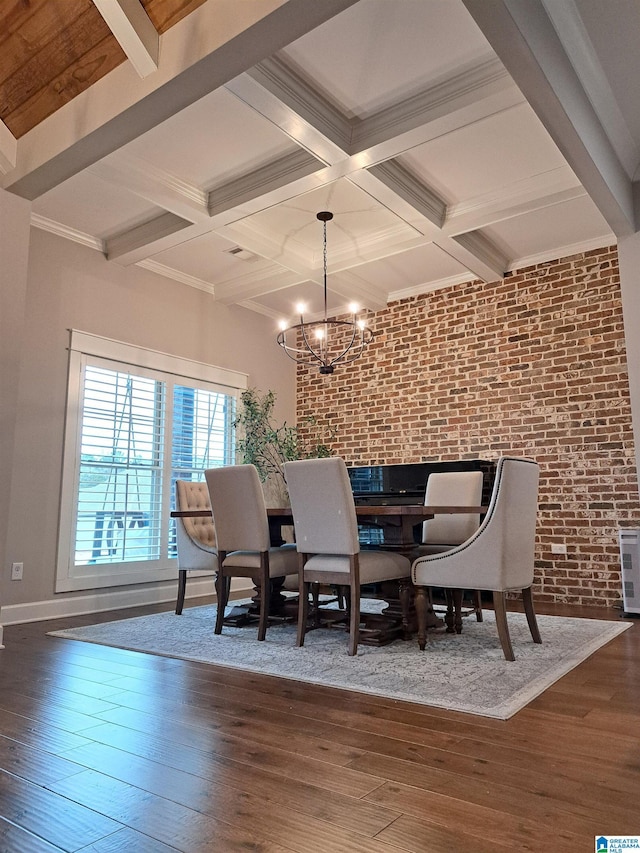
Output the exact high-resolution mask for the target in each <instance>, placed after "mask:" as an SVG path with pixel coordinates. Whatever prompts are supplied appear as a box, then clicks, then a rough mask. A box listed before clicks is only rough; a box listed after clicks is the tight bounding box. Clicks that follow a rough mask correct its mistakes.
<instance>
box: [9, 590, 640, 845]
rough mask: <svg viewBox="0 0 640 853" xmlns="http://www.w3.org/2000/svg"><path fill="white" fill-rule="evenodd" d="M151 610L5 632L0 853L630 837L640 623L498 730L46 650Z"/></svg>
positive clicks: (112, 653) (273, 682)
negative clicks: (81, 630) (72, 628)
mask: <svg viewBox="0 0 640 853" xmlns="http://www.w3.org/2000/svg"><path fill="white" fill-rule="evenodd" d="M197 603H198V604H200V603H203V600H202V599H200V600H198V602H197ZM161 609H169V608H168V606H167V607H148V608H138V609H137V610H127V611H120V612H117V613H115V612H111V613H104V614H99V615H96V616H85V617H82V618H75V619H64V620H57V621H55V622H40V623H32V624H28V625H21V626H15V627H7V628H5V646H6V648H5V650H4V651H2V652H0V851H2V853H53V851H60V850H65V851H83V853H89V851H90V852H91V853H168V852H169V851H175V850H181V851H187V853H200V851H216V853H233V852H234V851H249V850H250V851H255V852H257V853H286V851H289V853H291V851H295V853H318V851H320V853H402V852H403V851H413V853H423V851H454V853H467V851H469V853H472V851H473V853H489V851H492V852H493V853H496V851H498V853H500V851H504V853H506V851H520V850H531V851H534V850H535V851H538V850H543V849H544V850H548V849H551V850H556V849H557V850H563V851H565V853H567V851H568V853H573V851H575V853H578V851H590V850H593V849H594V846H593V844H594V836H595V835H600V834H604V835H611V834H616V835H635V834H639V833H640V740H639V735H640V679H639V678H638V675H639V673H640V626H639V625H638V624H637V623H636V622H634V624H633V627H632V629H631V630H630V631H626V632H625V633H624V634H622V635H621V636H619V637H618V638H616V639H615V640H613V641H612V642H611V643H609V644H608V645H607V646H605V647H604V648H603V649H601V650H600V651H598V652H596V653H595V654H594V655H593V656H592V657H591V658H590V659H589V660H587V661H586V662H584V663H583V664H581V665H580V666H579V667H578V668H577V669H575V670H573V671H572V672H571V673H569V674H568V675H567V676H565V677H564V678H563V679H561V680H560V681H559V682H558V683H556V684H555V685H554V686H553V687H551V688H550V689H548V690H547V691H545V693H544V694H543V695H542V696H540V697H539V698H538V699H536V700H535V701H534V702H532V703H531V704H530V705H529V706H528V707H527V708H525V709H524V710H523V711H521V712H520V713H519V714H517V715H516V716H515V717H513V718H512V719H511V720H508V721H506V722H505V721H498V720H491V719H487V718H483V717H473V716H470V715H468V714H460V713H453V712H447V711H441V710H437V709H432V708H427V707H424V706H421V705H409V704H406V703H402V702H395V701H391V700H385V699H376V698H372V697H368V696H363V695H360V694H357V693H345V692H343V691H336V690H331V689H329V688H321V687H317V686H312V685H305V684H301V683H298V682H292V681H285V680H280V679H277V678H273V677H269V676H258V675H255V674H252V673H243V672H241V671H239V670H233V669H224V668H221V667H214V666H207V665H204V664H197V663H190V662H186V661H180V660H172V659H169V658H161V657H156V656H152V655H144V654H140V653H137V652H127V651H124V650H120V649H111V648H106V647H102V646H97V645H90V644H86V643H79V642H76V641H71V640H61V639H57V638H52V637H47V636H46V632H47V631H49V630H54V629H56V628H61V627H66V626H69V625H71V624H92V623H96V622H101V621H109V620H111V619H114V618H124V617H129V616H134V615H139V614H141V613H148V612H153V611H156V610H161ZM540 610H541V611H542V608H540ZM544 612H551V613H563V614H565V615H580V616H589V617H598V616H600V617H601V618H612V619H617V618H618V614H617V612H612V611H605V612H602V613H600V611H594V610H593V609H582V610H580V609H576V608H555V609H546V610H544ZM543 640H544V637H543ZM496 642H497V641H496ZM514 665H517V663H516V664H514Z"/></svg>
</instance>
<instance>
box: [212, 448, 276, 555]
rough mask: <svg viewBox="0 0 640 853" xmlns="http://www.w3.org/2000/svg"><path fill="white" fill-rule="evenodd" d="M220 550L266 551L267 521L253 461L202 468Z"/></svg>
mask: <svg viewBox="0 0 640 853" xmlns="http://www.w3.org/2000/svg"><path fill="white" fill-rule="evenodd" d="M204 476H205V479H206V481H207V486H208V489H209V499H210V501H211V509H212V512H213V523H214V525H215V528H216V536H217V539H218V548H219V549H220V550H221V551H226V552H227V553H228V552H230V551H268V550H269V545H270V541H269V522H268V519H267V510H266V507H265V502H264V493H263V491H262V484H261V483H260V478H259V477H258V472H257V470H256V468H255V466H254V465H229V466H227V467H224V468H209V469H207V470H206V471H205V472H204Z"/></svg>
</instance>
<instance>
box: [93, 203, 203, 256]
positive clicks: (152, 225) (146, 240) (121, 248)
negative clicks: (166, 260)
mask: <svg viewBox="0 0 640 853" xmlns="http://www.w3.org/2000/svg"><path fill="white" fill-rule="evenodd" d="M192 226H193V223H192V222H189V221H188V220H186V219H182V217H180V216H176V215H175V214H174V213H162V214H160V215H159V216H156V217H154V218H153V219H150V220H148V221H147V222H143V223H142V224H141V225H138V226H136V227H135V228H130V229H129V230H127V231H125V232H123V233H122V234H118V235H116V236H115V237H111V238H110V239H108V240H105V251H106V255H107V259H108V260H110V261H112V260H116V259H120V261H121V262H124V261H125V258H126V263H128V264H133V263H137V262H138V261H140V260H142V259H143V258H142V257H138V256H137V254H136V250H138V249H140V247H141V246H143V247H144V256H145V257H148V256H149V255H152V254H157V253H158V252H161V251H163V250H164V249H166V248H167V247H168V246H167V243H166V242H165V238H167V237H168V238H169V244H168V245H173V243H172V241H171V237H172V236H173V235H174V234H175V233H176V232H177V231H182V230H183V229H188V228H191V227H192Z"/></svg>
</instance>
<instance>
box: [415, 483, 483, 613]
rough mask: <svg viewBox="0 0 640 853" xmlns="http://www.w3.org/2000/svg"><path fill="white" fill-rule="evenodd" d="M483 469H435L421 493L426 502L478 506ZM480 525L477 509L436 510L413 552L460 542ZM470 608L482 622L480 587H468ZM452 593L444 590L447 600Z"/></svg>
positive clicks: (432, 550) (440, 549)
mask: <svg viewBox="0 0 640 853" xmlns="http://www.w3.org/2000/svg"><path fill="white" fill-rule="evenodd" d="M483 481H484V477H483V474H482V471H435V472H434V473H433V474H430V475H429V479H428V480H427V487H426V489H425V494H424V503H425V506H480V505H481V504H482V486H483ZM479 526H480V513H469V514H468V515H466V514H462V513H450V514H448V515H447V514H445V513H438V514H437V515H434V517H433V518H430V519H428V520H427V521H424V522H423V524H422V544H421V545H419V546H418V548H417V549H416V552H415V554H414V556H415V557H421V556H423V555H425V554H441V553H443V552H444V551H450V550H451V548H454V547H455V546H456V545H461V544H462V543H463V542H464V541H466V540H467V539H468V538H469V537H470V536H471V535H472V534H473V533H474V532H475V531H476V530H477V529H478V527H479ZM471 595H472V597H473V609H474V611H475V614H476V619H477V620H478V622H482V597H481V595H480V591H479V590H477V589H474V590H472V591H471ZM450 598H451V594H450V592H449V591H447V600H448V601H449V600H450Z"/></svg>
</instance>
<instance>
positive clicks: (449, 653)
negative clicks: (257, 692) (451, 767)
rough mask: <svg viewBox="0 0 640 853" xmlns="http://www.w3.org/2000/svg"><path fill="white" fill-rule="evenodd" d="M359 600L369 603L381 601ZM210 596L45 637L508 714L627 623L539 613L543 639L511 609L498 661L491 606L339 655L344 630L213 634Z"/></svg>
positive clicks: (279, 627)
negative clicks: (444, 626) (176, 608)
mask: <svg viewBox="0 0 640 853" xmlns="http://www.w3.org/2000/svg"><path fill="white" fill-rule="evenodd" d="M363 605H365V606H367V608H368V609H370V610H372V611H375V609H376V608H381V607H383V606H384V602H379V601H370V602H364V601H363ZM215 613H216V609H215V605H209V606H206V607H190V608H187V609H185V610H184V612H183V614H182V616H176V615H175V614H174V613H171V612H168V613H157V614H154V615H152V616H139V617H136V618H132V619H122V620H120V621H118V622H106V623H104V624H102V625H89V626H86V627H83V628H69V629H67V630H63V631H53V632H51V636H53V637H63V638H66V639H72V640H82V641H84V642H89V643H98V644H101V645H105V646H116V647H118V648H122V649H131V650H134V651H140V652H148V653H151V654H156V655H164V656H166V657H173V658H182V659H185V660H192V661H200V662H203V663H209V664H216V665H218V666H228V667H234V668H236V669H245V670H250V671H251V672H259V673H262V674H266V675H275V676H279V677H282V678H292V679H295V680H297V681H307V682H312V683H314V684H322V685H324V686H328V687H337V688H342V689H345V690H356V691H360V692H362V693H369V694H372V695H375V696H385V697H388V698H391V699H399V700H405V701H408V702H416V703H419V704H422V705H431V706H433V707H436V708H447V709H449V710H455V711H463V712H467V713H470V714H479V715H482V716H487V717H495V718H497V719H501V720H506V719H508V718H509V717H511V716H513V714H515V713H516V712H517V711H519V710H520V709H521V708H523V707H524V706H525V705H527V704H528V703H529V702H531V700H532V699H534V698H535V697H536V696H538V695H540V693H542V692H543V691H544V690H546V689H547V687H549V686H550V685H551V684H553V683H554V682H555V681H557V680H558V679H559V678H561V677H562V676H563V675H565V674H566V673H567V672H569V671H570V670H572V669H573V668H574V667H576V666H577V665H578V664H579V663H581V662H582V661H584V660H585V659H586V658H588V657H589V655H591V654H593V652H595V651H596V650H597V649H599V648H601V647H602V646H604V645H605V644H606V643H608V642H609V641H610V640H612V639H613V638H614V637H616V636H617V635H618V634H620V633H621V632H622V631H625V630H626V629H627V628H629V627H630V625H629V623H625V622H612V621H601V620H596V619H569V618H564V617H559V616H539V617H538V622H539V626H540V633H541V635H542V644H541V645H535V644H534V643H533V642H532V641H531V634H530V633H529V629H528V626H527V622H526V619H525V617H524V615H522V614H519V613H510V614H509V628H510V632H511V640H512V644H513V650H514V653H515V656H516V660H515V661H514V662H509V661H506V660H505V659H504V657H503V654H502V649H501V647H500V643H499V641H498V636H497V632H496V625H495V620H494V616H493V612H492V611H485V612H484V622H476V620H475V618H467V619H465V620H464V627H463V632H462V634H460V635H452V634H446V633H444V632H443V631H440V630H436V631H434V632H433V633H430V634H429V638H428V644H427V648H426V650H425V651H424V652H421V651H420V650H419V649H418V644H417V642H413V641H412V642H402V641H396V642H393V643H391V644H389V645H387V646H383V647H381V648H377V647H372V646H360V647H359V648H358V654H357V656H356V657H349V656H348V655H347V635H346V634H345V633H343V632H342V631H338V630H335V629H333V630H328V629H319V630H314V631H310V632H309V633H308V634H307V636H306V638H305V645H304V646H303V648H300V649H299V648H295V630H296V629H295V626H294V625H291V624H276V625H272V626H270V627H269V630H268V631H267V638H266V640H265V641H264V642H262V643H259V642H258V641H257V639H256V630H257V629H256V627H255V626H249V627H245V628H232V627H225V628H224V630H223V633H222V634H221V635H219V636H216V635H215V634H214V633H213V626H214V622H215Z"/></svg>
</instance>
